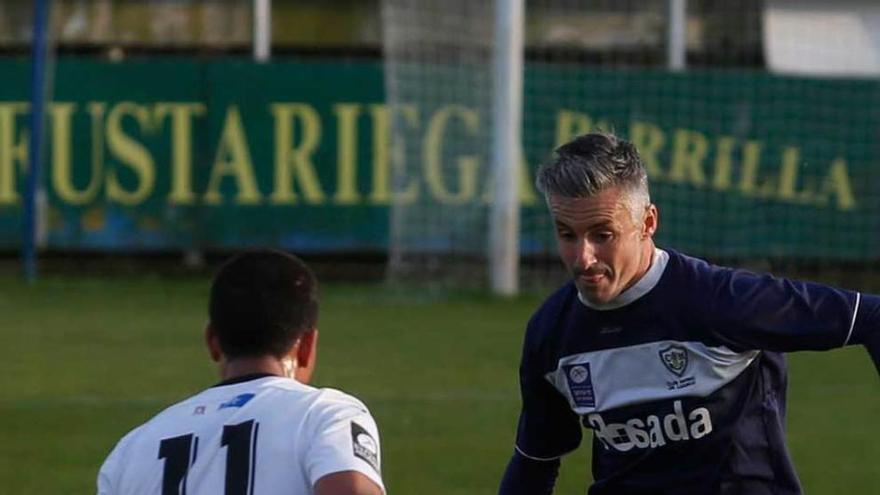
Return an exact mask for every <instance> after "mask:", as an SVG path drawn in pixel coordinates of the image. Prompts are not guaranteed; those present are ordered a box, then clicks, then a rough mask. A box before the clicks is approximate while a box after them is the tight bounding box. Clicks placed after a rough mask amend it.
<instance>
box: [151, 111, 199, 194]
mask: <svg viewBox="0 0 880 495" xmlns="http://www.w3.org/2000/svg"><path fill="white" fill-rule="evenodd" d="M155 111H156V122H157V123H161V122H162V120H164V119H165V118H166V117H170V118H171V191H170V192H169V193H168V202H170V203H173V204H179V205H191V204H194V203H195V202H196V195H195V192H194V191H193V185H192V158H193V152H192V142H193V135H192V128H193V119H194V118H195V117H197V116H202V115H204V114H205V112H206V108H205V105H204V104H202V103H186V102H184V103H169V102H162V103H157V104H156V108H155Z"/></svg>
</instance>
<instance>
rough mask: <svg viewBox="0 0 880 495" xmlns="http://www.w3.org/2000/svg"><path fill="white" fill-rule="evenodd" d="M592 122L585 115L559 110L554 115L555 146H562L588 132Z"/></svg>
mask: <svg viewBox="0 0 880 495" xmlns="http://www.w3.org/2000/svg"><path fill="white" fill-rule="evenodd" d="M592 122H593V121H592V119H590V116H589V115H587V114H585V113H582V112H574V111H571V110H560V111H559V112H558V113H557V114H556V146H562V145H563V144H565V143H567V142H569V141H571V140H572V139H574V138H576V137H578V136H580V135H581V134H586V133H588V132H590V129H591V128H592Z"/></svg>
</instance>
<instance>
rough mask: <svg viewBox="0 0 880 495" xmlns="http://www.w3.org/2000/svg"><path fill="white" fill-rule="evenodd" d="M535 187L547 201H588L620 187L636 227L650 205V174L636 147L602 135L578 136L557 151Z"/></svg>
mask: <svg viewBox="0 0 880 495" xmlns="http://www.w3.org/2000/svg"><path fill="white" fill-rule="evenodd" d="M535 186H536V187H537V188H538V190H539V191H541V192H542V193H543V194H544V196H545V197H546V198H549V197H550V196H562V197H566V198H587V197H591V196H595V195H596V194H599V193H601V192H602V191H605V190H607V189H611V188H613V187H620V188H621V189H622V190H623V191H625V192H626V200H627V202H628V203H629V204H628V206H629V210H630V213H631V214H632V216H633V221H634V222H635V223H640V222H641V221H642V219H643V218H644V212H645V208H647V206H648V205H650V204H651V195H650V192H649V190H648V173H647V171H646V170H645V165H644V164H643V163H642V159H641V157H640V156H639V153H638V151H637V150H636V147H635V146H633V144H632V143H630V142H629V141H626V140H623V139H620V138H618V137H617V136H615V135H613V134H608V133H603V132H595V133H590V134H584V135H582V136H578V137H577V138H575V139H574V140H572V141H570V142H568V143H566V144H564V145H562V146H560V147H559V148H556V151H555V154H554V157H553V159H552V160H551V161H549V162H547V163H545V164H543V165H541V167H540V168H539V169H538V173H537V177H536V179H535Z"/></svg>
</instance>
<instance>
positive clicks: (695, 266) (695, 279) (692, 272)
mask: <svg viewBox="0 0 880 495" xmlns="http://www.w3.org/2000/svg"><path fill="white" fill-rule="evenodd" d="M664 251H666V253H667V254H668V256H669V259H668V261H667V264H666V273H664V275H665V276H664V279H665V280H664V282H667V283H671V284H686V285H690V286H695V285H697V286H698V285H701V284H704V283H706V282H709V281H711V280H712V279H714V278H716V277H717V276H718V275H720V274H724V273H728V272H731V271H732V270H733V269H732V268H729V267H726V266H720V265H715V264H712V263H710V262H708V261H706V260H704V259H702V258H698V257H695V256H691V255H687V254H684V253H681V252H679V251H676V250H674V249H668V248H666V249H664Z"/></svg>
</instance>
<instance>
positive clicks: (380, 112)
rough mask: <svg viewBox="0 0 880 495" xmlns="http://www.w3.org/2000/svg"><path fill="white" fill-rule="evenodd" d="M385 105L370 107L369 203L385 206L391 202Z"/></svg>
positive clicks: (389, 142)
mask: <svg viewBox="0 0 880 495" xmlns="http://www.w3.org/2000/svg"><path fill="white" fill-rule="evenodd" d="M389 114H390V112H389V111H388V106H387V105H370V119H371V120H372V123H373V171H372V176H373V187H372V190H371V191H370V203H371V204H374V205H377V204H378V205H386V204H389V203H390V202H391V195H390V193H389V191H390V190H391V173H390V169H391V160H390V154H389V148H390V146H389V145H390V144H391V119H390V117H389Z"/></svg>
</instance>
